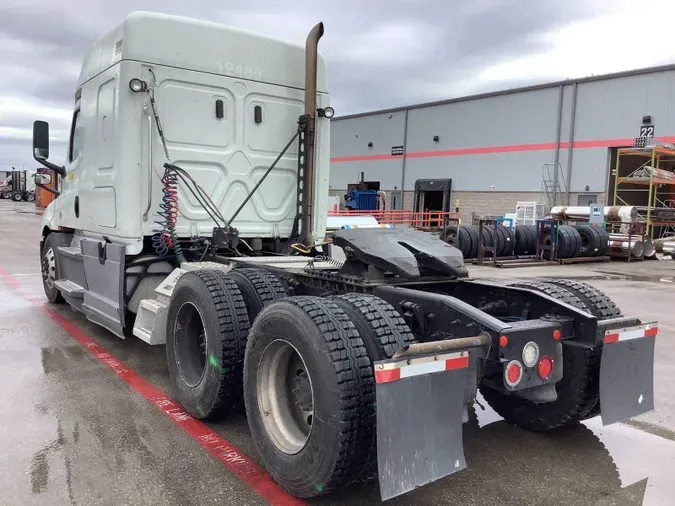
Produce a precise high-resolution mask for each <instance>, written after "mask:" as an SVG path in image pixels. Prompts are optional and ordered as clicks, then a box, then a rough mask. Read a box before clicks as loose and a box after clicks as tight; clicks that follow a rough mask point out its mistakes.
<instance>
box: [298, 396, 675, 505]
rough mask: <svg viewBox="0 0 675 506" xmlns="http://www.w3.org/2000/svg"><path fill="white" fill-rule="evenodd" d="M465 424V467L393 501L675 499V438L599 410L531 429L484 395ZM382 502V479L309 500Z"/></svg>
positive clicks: (524, 502) (621, 502)
mask: <svg viewBox="0 0 675 506" xmlns="http://www.w3.org/2000/svg"><path fill="white" fill-rule="evenodd" d="M479 402H480V403H481V405H483V406H484V407H485V409H484V410H483V409H482V408H481V407H479V406H477V405H476V406H475V411H474V412H472V413H471V416H470V419H469V422H468V423H466V424H464V427H463V429H464V433H463V436H464V451H465V456H466V461H467V468H466V469H465V470H463V471H460V472H459V473H457V474H455V475H452V476H448V477H446V478H444V479H442V480H439V481H437V482H435V483H432V484H430V485H427V486H425V487H422V488H420V489H419V490H417V491H414V492H411V493H409V494H405V495H402V496H399V497H397V498H395V499H392V500H391V501H388V502H387V503H386V504H391V505H413V504H414V505H418V504H419V505H426V504H428V505H444V504H472V505H485V506H492V505H494V504H500V505H519V506H520V505H544V504H555V505H565V506H576V505H579V506H610V505H611V506H624V505H626V506H633V505H635V506H666V505H673V504H675V499H674V495H673V492H672V483H671V482H672V476H673V475H672V470H673V469H675V442H674V441H672V440H668V439H664V438H662V437H659V436H656V435H652V434H649V433H647V432H644V431H642V430H638V429H635V428H632V427H629V426H627V425H623V424H614V425H611V426H608V427H603V426H602V422H601V421H600V418H595V419H592V420H588V421H585V422H583V423H581V424H578V425H576V426H573V427H568V428H565V429H561V430H557V431H552V432H548V433H546V432H541V433H538V432H529V431H525V430H522V429H519V428H517V427H513V426H511V425H509V424H507V423H506V422H504V421H503V419H501V417H499V415H497V414H496V413H495V412H494V411H493V410H492V409H491V408H490V407H489V406H488V405H487V404H486V403H485V402H484V401H483V400H482V398H480V396H479ZM347 502H349V503H353V504H376V503H379V490H378V485H377V483H368V484H363V485H357V486H356V487H354V489H353V490H352V491H341V492H338V493H337V494H333V495H331V496H329V497H325V498H322V499H319V500H312V501H310V503H311V504H316V505H318V504H321V505H328V504H330V505H338V504H344V503H347Z"/></svg>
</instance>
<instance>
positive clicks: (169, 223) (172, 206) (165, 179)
mask: <svg viewBox="0 0 675 506" xmlns="http://www.w3.org/2000/svg"><path fill="white" fill-rule="evenodd" d="M159 207H160V211H159V213H158V214H159V216H160V217H161V219H160V220H156V221H155V224H156V225H157V227H155V228H154V229H153V231H154V232H155V234H154V235H153V236H152V245H153V247H154V248H155V251H156V252H157V254H158V255H159V256H161V257H164V256H166V255H167V254H168V253H169V250H171V249H173V250H174V252H175V254H176V258H177V259H178V262H180V263H183V262H185V257H184V256H183V251H182V249H181V246H180V241H179V240H178V237H177V235H176V222H177V221H178V174H176V173H175V172H174V171H173V170H171V169H168V168H167V169H165V170H164V176H162V203H161V204H160V205H159Z"/></svg>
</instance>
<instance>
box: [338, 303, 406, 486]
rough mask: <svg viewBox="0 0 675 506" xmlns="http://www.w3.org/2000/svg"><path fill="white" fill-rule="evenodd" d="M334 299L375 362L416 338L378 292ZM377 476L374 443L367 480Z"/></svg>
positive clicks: (368, 464)
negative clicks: (375, 294) (377, 295)
mask: <svg viewBox="0 0 675 506" xmlns="http://www.w3.org/2000/svg"><path fill="white" fill-rule="evenodd" d="M330 300H331V301H332V302H334V303H335V304H337V306H338V307H339V308H340V309H342V310H343V311H344V312H345V314H346V315H347V316H349V318H350V319H351V321H352V322H353V323H354V326H355V327H356V330H357V332H358V333H359V335H360V336H361V339H363V345H364V346H365V348H366V352H367V353H368V358H369V359H370V361H371V363H374V362H376V361H378V360H386V359H389V358H391V357H392V355H393V354H394V353H396V351H398V350H400V349H401V348H403V347H404V346H407V345H409V344H412V343H414V342H415V336H413V334H412V332H411V331H410V327H408V324H407V323H406V322H405V320H404V319H403V317H402V316H401V315H400V313H399V312H398V311H396V309H395V308H394V307H393V306H392V305H391V304H389V303H388V302H386V301H385V300H383V299H381V298H379V297H376V296H374V295H365V294H358V293H347V294H344V295H338V296H335V297H331V299H330ZM369 416H370V417H372V423H373V425H375V423H376V421H375V420H376V419H375V417H376V411H375V406H372V409H369ZM376 477H377V445H376V444H375V439H374V438H373V444H372V447H371V450H370V453H369V455H368V458H367V459H366V469H365V473H364V475H363V477H362V478H363V481H368V480H370V479H372V478H376Z"/></svg>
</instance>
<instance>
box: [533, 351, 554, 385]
mask: <svg viewBox="0 0 675 506" xmlns="http://www.w3.org/2000/svg"><path fill="white" fill-rule="evenodd" d="M552 372H553V359H552V358H551V357H546V356H544V357H541V360H540V361H539V365H538V366H537V373H539V377H540V378H541V379H543V380H547V379H549V378H550V377H551V373H552Z"/></svg>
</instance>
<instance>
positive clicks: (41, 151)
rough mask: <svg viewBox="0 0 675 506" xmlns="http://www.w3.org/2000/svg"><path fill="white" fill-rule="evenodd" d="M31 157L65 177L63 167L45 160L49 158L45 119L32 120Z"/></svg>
mask: <svg viewBox="0 0 675 506" xmlns="http://www.w3.org/2000/svg"><path fill="white" fill-rule="evenodd" d="M33 158H35V160H36V161H38V162H40V163H41V164H42V165H44V166H45V167H47V168H48V169H51V170H53V171H54V172H56V173H57V174H58V175H59V176H61V177H66V168H65V167H63V166H61V165H56V164H55V163H52V162H48V161H47V158H49V123H47V122H46V121H34V122H33ZM50 178H51V176H50Z"/></svg>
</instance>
